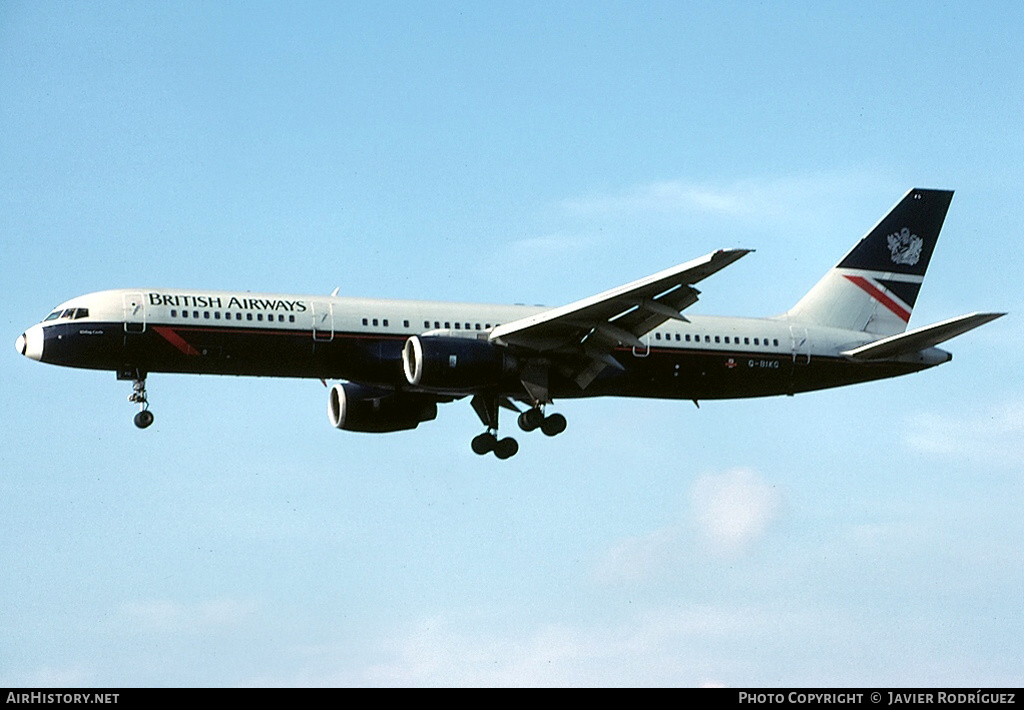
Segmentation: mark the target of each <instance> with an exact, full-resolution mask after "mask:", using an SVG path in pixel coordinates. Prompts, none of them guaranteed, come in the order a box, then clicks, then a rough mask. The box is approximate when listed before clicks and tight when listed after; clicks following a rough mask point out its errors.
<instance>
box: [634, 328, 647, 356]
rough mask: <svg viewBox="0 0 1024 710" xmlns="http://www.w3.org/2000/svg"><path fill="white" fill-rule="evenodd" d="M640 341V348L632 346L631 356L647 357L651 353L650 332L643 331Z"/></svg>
mask: <svg viewBox="0 0 1024 710" xmlns="http://www.w3.org/2000/svg"><path fill="white" fill-rule="evenodd" d="M640 342H642V343H643V344H644V346H643V347H642V348H638V347H637V346H635V345H634V346H633V357H647V356H648V355H650V354H651V334H650V333H645V334H644V337H642V338H640Z"/></svg>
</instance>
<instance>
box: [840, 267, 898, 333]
mask: <svg viewBox="0 0 1024 710" xmlns="http://www.w3.org/2000/svg"><path fill="white" fill-rule="evenodd" d="M844 276H846V278H848V279H849V280H850V281H852V282H853V283H854V284H856V285H857V286H858V287H860V288H861V289H862V290H864V292H865V293H867V294H868V295H869V296H871V297H872V298H873V299H875V300H876V301H878V302H879V303H881V304H882V305H883V306H885V307H886V308H888V309H889V310H890V311H892V312H893V313H895V314H896V315H897V316H899V318H900V320H902V321H903V322H904V323H906V322H907V321H909V320H910V311H908V310H907V309H906V308H904V307H903V306H901V305H900V304H898V303H896V301H894V300H893V299H892V298H890V297H889V296H888V294H886V293H885V291H883V290H882V289H880V288H878V287H877V286H875V285H874V284H873V283H871V282H870V281H868V280H867V279H866V278H864V277H863V276H850V275H849V274H844Z"/></svg>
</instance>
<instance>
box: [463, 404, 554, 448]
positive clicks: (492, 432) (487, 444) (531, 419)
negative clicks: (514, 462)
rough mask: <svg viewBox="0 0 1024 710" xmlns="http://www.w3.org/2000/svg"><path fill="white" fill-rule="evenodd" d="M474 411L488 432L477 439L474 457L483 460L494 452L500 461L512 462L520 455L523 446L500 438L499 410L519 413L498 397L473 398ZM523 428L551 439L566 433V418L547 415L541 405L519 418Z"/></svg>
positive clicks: (507, 438) (506, 438)
mask: <svg viewBox="0 0 1024 710" xmlns="http://www.w3.org/2000/svg"><path fill="white" fill-rule="evenodd" d="M472 404H473V410H474V411H475V412H476V414H477V416H478V417H480V421H481V422H483V424H484V426H486V427H487V431H485V432H484V433H483V434H479V435H477V436H475V437H473V441H472V444H471V448H472V449H473V453H475V454H478V455H480V456H483V455H484V454H489V453H491V452H492V451H493V452H494V455H495V456H497V457H498V458H499V459H508V458H512V457H513V456H515V455H516V453H517V452H518V451H519V442H517V441H516V440H515V439H513V438H512V437H510V436H509V437H505V438H504V439H499V438H498V409H499V407H506V408H508V409H511V410H512V411H515V412H518V411H519V410H518V409H516V407H515V406H513V405H512V403H511V402H509V401H508V399H506V398H503V397H502V398H499V397H497V396H485V395H476V396H475V397H473V401H472ZM518 422H519V428H520V429H522V430H523V431H534V430H535V429H540V430H541V431H542V432H544V434H546V435H547V436H557V435H558V434H561V433H562V432H563V431H565V427H566V422H565V417H563V416H562V415H561V414H551V415H549V416H545V415H544V408H543V405H539V404H538V405H537V406H534V407H532V408H530V409H527V410H526V411H525V412H520V414H519V419H518Z"/></svg>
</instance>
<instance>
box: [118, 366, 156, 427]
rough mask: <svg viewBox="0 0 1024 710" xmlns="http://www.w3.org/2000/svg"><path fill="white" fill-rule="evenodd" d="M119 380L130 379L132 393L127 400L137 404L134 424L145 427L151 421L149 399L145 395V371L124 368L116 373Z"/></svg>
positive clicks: (151, 413) (151, 414)
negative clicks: (137, 408)
mask: <svg viewBox="0 0 1024 710" xmlns="http://www.w3.org/2000/svg"><path fill="white" fill-rule="evenodd" d="M117 379H119V380H131V381H132V393H131V394H130V395H128V401H129V402H132V403H133V404H137V405H139V413H138V414H136V415H135V419H134V421H135V426H137V427H138V428H139V429H145V428H147V427H148V426H149V425H151V424H152V423H153V412H151V411H149V400H148V398H147V397H146V373H145V372H142V371H140V370H126V371H122V372H118V373H117Z"/></svg>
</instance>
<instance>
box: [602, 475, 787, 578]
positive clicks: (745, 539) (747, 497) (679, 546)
mask: <svg viewBox="0 0 1024 710" xmlns="http://www.w3.org/2000/svg"><path fill="white" fill-rule="evenodd" d="M690 499H691V510H690V511H689V513H688V514H684V515H681V516H680V518H679V519H678V520H676V521H673V522H671V523H670V524H668V525H665V526H663V527H661V528H658V529H657V530H654V531H651V532H648V533H644V534H641V535H636V536H632V537H628V538H625V539H623V540H621V541H620V542H618V543H616V544H614V545H612V546H611V547H610V548H609V549H608V550H607V551H606V552H605V553H604V554H603V555H602V556H601V559H600V560H599V562H598V563H597V565H596V568H595V577H596V578H597V580H598V581H600V582H606V583H609V582H610V583H615V582H626V583H631V582H637V581H642V580H648V579H652V578H654V577H658V576H659V575H663V574H667V573H670V572H672V571H673V570H676V569H678V568H679V567H681V566H684V565H685V564H686V561H687V560H688V559H692V558H693V557H694V556H696V555H709V556H712V557H735V556H738V555H742V554H744V553H746V552H748V551H749V550H750V548H751V547H752V546H753V545H754V544H755V543H756V542H757V540H759V539H760V538H761V537H762V536H763V535H764V534H765V532H766V531H767V530H768V528H769V527H770V526H771V524H772V523H773V522H774V521H775V520H776V519H777V517H778V514H779V509H780V502H781V496H780V494H779V492H778V491H777V490H776V489H775V487H774V486H772V485H771V484H769V483H767V482H766V481H764V480H762V479H761V477H760V476H759V475H758V474H757V473H756V472H755V471H753V470H751V469H745V468H738V469H731V470H728V471H724V472H721V473H709V474H704V475H702V476H700V477H699V478H697V480H696V481H694V484H693V486H692V488H691V491H690Z"/></svg>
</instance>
